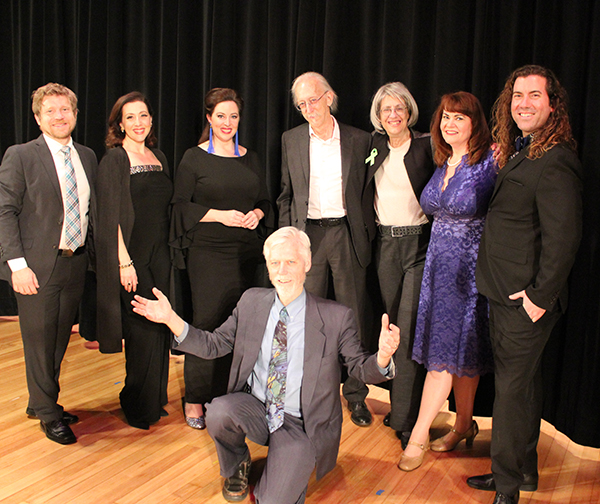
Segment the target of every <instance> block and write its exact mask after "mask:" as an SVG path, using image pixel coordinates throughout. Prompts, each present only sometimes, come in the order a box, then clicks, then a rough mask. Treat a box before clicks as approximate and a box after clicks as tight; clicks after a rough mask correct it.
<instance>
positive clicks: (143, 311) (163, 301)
mask: <svg viewBox="0 0 600 504" xmlns="http://www.w3.org/2000/svg"><path fill="white" fill-rule="evenodd" d="M152 293H153V294H154V295H155V296H156V300H152V299H146V298H144V297H142V296H138V295H137V294H136V295H135V296H134V297H133V300H132V301H131V304H132V305H133V311H134V312H135V313H137V314H138V315H141V316H142V317H146V318H147V319H148V320H150V321H152V322H156V323H157V324H167V325H169V322H171V319H172V316H173V314H174V313H175V312H174V311H173V308H171V303H169V300H168V299H167V296H165V295H164V294H163V293H162V292H161V291H160V290H159V289H157V288H156V287H154V288H153V289H152Z"/></svg>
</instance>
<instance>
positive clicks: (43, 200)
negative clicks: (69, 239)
mask: <svg viewBox="0 0 600 504" xmlns="http://www.w3.org/2000/svg"><path fill="white" fill-rule="evenodd" d="M74 146H75V149H77V153H78V154H79V157H80V159H81V163H82V165H83V168H84V170H85V173H86V175H87V178H88V182H89V184H90V190H91V191H92V197H93V188H94V178H95V174H96V168H97V166H98V161H97V160H96V154H94V151H92V149H90V148H88V147H85V146H83V145H80V144H77V143H75V144H74ZM91 205H92V202H91V203H90V207H91ZM63 219H64V210H63V200H62V195H61V192H60V184H59V181H58V176H57V174H56V167H55V166H54V160H53V159H52V154H51V152H50V149H48V145H47V144H46V141H45V140H44V137H43V135H40V136H39V137H38V138H37V139H35V140H32V141H31V142H27V143H25V144H20V145H13V146H12V147H9V148H8V149H7V150H6V153H5V154H4V158H3V159H2V164H1V165H0V261H1V266H0V275H1V276H2V278H4V279H5V280H9V281H10V280H11V271H10V268H9V267H8V265H7V264H6V261H8V260H10V259H16V258H17V257H25V259H26V260H27V265H28V266H29V267H30V268H31V269H32V270H33V272H34V273H35V275H36V276H37V279H38V282H39V284H40V287H43V286H44V285H45V284H46V282H47V281H48V279H49V278H50V274H51V273H52V270H53V269H54V264H55V263H56V259H57V257H58V252H57V251H58V247H59V244H60V236H61V231H62V224H63Z"/></svg>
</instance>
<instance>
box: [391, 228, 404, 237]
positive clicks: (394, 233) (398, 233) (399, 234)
mask: <svg viewBox="0 0 600 504" xmlns="http://www.w3.org/2000/svg"><path fill="white" fill-rule="evenodd" d="M403 230H404V227H403V226H392V229H391V231H392V238H402V236H404V233H402V231H403Z"/></svg>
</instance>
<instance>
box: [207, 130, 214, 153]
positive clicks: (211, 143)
mask: <svg viewBox="0 0 600 504" xmlns="http://www.w3.org/2000/svg"><path fill="white" fill-rule="evenodd" d="M209 124H210V123H209ZM208 153H209V154H214V153H215V146H214V145H213V141H212V124H210V129H209V132H208Z"/></svg>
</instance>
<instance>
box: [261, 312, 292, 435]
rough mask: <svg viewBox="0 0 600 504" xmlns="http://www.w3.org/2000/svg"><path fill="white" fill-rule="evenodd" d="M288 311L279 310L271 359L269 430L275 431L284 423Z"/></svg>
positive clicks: (268, 386)
mask: <svg viewBox="0 0 600 504" xmlns="http://www.w3.org/2000/svg"><path fill="white" fill-rule="evenodd" d="M288 318H289V315H288V312H287V310H286V309H285V307H284V308H282V310H281V311H280V312H279V322H277V327H276V328H275V335H274V337H273V346H272V347H271V360H270V361H269V377H268V378H267V395H266V406H267V422H268V424H269V432H275V431H276V430H277V429H279V427H281V426H282V425H283V416H284V413H283V409H284V405H285V382H286V378H287V368H288V361H287V322H288Z"/></svg>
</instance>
